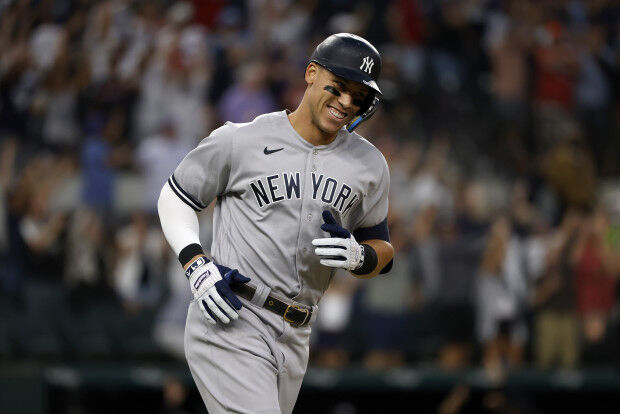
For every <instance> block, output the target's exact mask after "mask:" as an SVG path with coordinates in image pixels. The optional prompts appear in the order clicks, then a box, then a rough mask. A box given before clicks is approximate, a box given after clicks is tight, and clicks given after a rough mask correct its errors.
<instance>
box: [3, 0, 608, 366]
mask: <svg viewBox="0 0 620 414" xmlns="http://www.w3.org/2000/svg"><path fill="white" fill-rule="evenodd" d="M336 32H353V33H357V34H360V35H362V36H364V37H365V38H367V39H368V40H369V41H371V42H372V43H373V44H375V45H376V46H377V47H378V49H379V50H380V52H381V53H382V56H383V69H382V74H381V80H380V82H379V83H380V87H381V89H382V90H383V91H384V96H383V102H382V104H381V109H380V110H379V111H378V112H377V113H376V114H375V115H374V117H373V118H372V119H371V120H370V121H368V122H367V123H365V124H364V125H362V127H360V128H359V132H360V133H361V134H362V135H364V136H366V137H367V138H368V139H370V140H371V141H372V142H373V143H374V144H375V145H376V146H377V147H378V148H379V149H380V150H381V151H382V152H383V154H384V155H385V157H386V159H387V161H388V163H389V165H390V171H391V178H392V183H391V193H390V217H389V223H390V234H391V238H392V244H393V245H394V246H395V248H396V256H395V265H394V268H393V270H392V271H391V273H389V274H388V275H385V276H379V277H377V278H374V279H372V280H369V281H359V280H357V279H355V278H352V277H351V276H350V275H346V274H337V275H336V277H335V278H334V281H333V284H332V286H331V287H330V289H329V290H328V291H327V293H326V295H325V297H324V298H323V300H322V302H321V304H320V307H321V312H320V316H319V319H318V321H317V324H316V329H315V330H314V331H315V332H314V335H315V336H314V345H313V348H312V350H313V363H314V364H316V365H319V366H325V367H339V366H343V365H346V364H348V363H351V362H360V363H362V364H364V365H365V366H366V367H368V368H369V369H385V368H393V367H399V366H403V365H405V364H408V363H417V364H433V365H438V366H440V367H441V368H443V369H448V370H449V369H458V368H461V367H465V366H472V365H481V366H483V367H485V369H487V372H488V373H489V374H490V375H494V376H496V377H501V376H502V375H503V374H505V373H506V371H507V370H509V369H511V368H516V367H522V366H536V367H538V368H541V369H573V368H579V367H582V366H590V365H597V364H598V365H609V364H610V363H614V364H616V366H617V367H619V369H620V361H619V360H618V358H619V356H618V353H617V349H619V348H620V304H619V301H618V292H619V289H618V283H617V281H618V278H619V276H620V162H619V161H620V134H619V130H618V122H617V118H618V115H619V114H620V77H619V74H620V7H619V6H617V3H616V2H614V1H612V0H596V1H585V0H555V1H546V2H541V1H533V0H513V1H509V0H506V1H500V0H454V1H439V0H436V1H435V0H392V1H356V2H353V1H351V2H349V1H327V0H306V1H294V0H247V1H241V0H237V1H233V0H212V1H199V0H195V1H166V0H159V1H146V0H145V1H128V0H107V1H92V0H54V1H52V0H15V1H10V0H6V1H0V295H1V296H0V317H1V318H0V320H1V321H2V324H1V325H0V331H1V332H0V357H1V358H4V359H6V358H8V359H20V358H26V357H28V358H36V357H39V358H51V359H74V358H77V359H79V358H86V359H88V358H119V357H123V356H129V357H131V358H136V357H138V358H148V357H156V358H160V357H161V356H162V355H171V356H172V357H178V358H182V355H183V334H182V332H183V328H184V322H185V315H186V309H187V303H188V302H189V300H190V299H191V295H190V292H189V289H188V287H187V285H186V283H187V282H186V281H185V278H184V277H183V274H182V271H181V268H180V266H179V264H178V262H177V261H176V258H175V257H173V254H172V251H171V250H170V248H169V247H168V246H167V244H166V242H165V240H164V238H163V235H162V233H161V230H160V227H159V225H158V222H157V216H156V214H155V208H156V200H157V197H158V195H159V191H160V189H161V187H162V185H163V183H164V182H165V181H166V179H167V177H168V176H169V175H170V174H171V172H172V171H173V170H174V168H175V166H176V165H177V164H178V163H179V161H180V160H181V159H182V158H183V156H184V155H185V154H186V153H187V152H188V151H189V150H190V149H191V148H193V147H194V146H195V145H196V144H197V143H198V142H199V140H200V139H202V138H203V137H205V136H207V135H208V134H209V132H210V131H211V130H212V129H214V128H215V127H217V126H219V125H220V124H221V123H223V122H225V121H227V120H230V121H234V122H244V121H248V120H251V119H253V118H254V117H255V116H257V115H259V114H261V113H265V112H271V111H275V110H281V109H284V108H288V109H291V110H293V109H295V108H296V106H297V104H298V102H299V101H300V99H301V96H302V95H303V91H304V88H305V83H304V81H303V70H304V68H305V66H306V64H307V59H308V56H309V55H310V53H311V51H312V50H313V48H314V46H315V45H316V44H318V42H319V41H320V40H322V39H323V38H324V37H325V36H327V35H329V34H331V33H336ZM200 220H201V222H202V229H201V231H202V232H203V236H201V238H202V241H203V244H204V246H205V247H207V248H208V247H209V246H210V239H211V235H210V229H211V225H210V220H211V212H210V211H206V212H204V213H201V216H200Z"/></svg>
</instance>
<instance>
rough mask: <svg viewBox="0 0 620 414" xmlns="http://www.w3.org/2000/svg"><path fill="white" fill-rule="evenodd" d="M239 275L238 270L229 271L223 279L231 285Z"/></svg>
mask: <svg viewBox="0 0 620 414" xmlns="http://www.w3.org/2000/svg"><path fill="white" fill-rule="evenodd" d="M237 273H239V271H238V270H237V269H229V270H228V271H227V272H226V273H225V274H224V275H223V276H222V279H224V280H225V281H226V283H228V284H230V283H231V281H232V280H233V278H234V277H235V274H237Z"/></svg>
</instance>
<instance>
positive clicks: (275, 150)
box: [263, 147, 284, 155]
mask: <svg viewBox="0 0 620 414" xmlns="http://www.w3.org/2000/svg"><path fill="white" fill-rule="evenodd" d="M283 149H284V148H278V149H274V150H270V149H267V147H265V149H264V150H263V152H264V153H265V155H269V154H273V153H274V152H278V151H282V150H283Z"/></svg>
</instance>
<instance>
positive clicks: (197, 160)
mask: <svg viewBox="0 0 620 414" xmlns="http://www.w3.org/2000/svg"><path fill="white" fill-rule="evenodd" d="M169 182H170V184H171V186H172V187H173V189H174V190H175V192H176V193H177V195H179V196H180V197H181V198H182V199H183V201H185V202H186V203H187V204H189V205H190V206H191V207H192V208H194V209H195V210H200V209H202V208H204V207H205V206H207V205H208V204H209V203H210V202H211V201H212V200H213V199H215V198H216V197H217V199H218V202H217V205H216V207H215V212H214V217H213V246H212V249H211V254H212V255H213V258H214V260H215V262H216V263H221V264H223V265H225V266H228V267H230V268H233V269H234V268H236V269H239V271H240V272H241V273H242V274H244V275H246V276H248V277H249V278H251V279H252V280H253V281H255V282H261V283H263V284H265V285H267V286H269V287H270V288H271V289H272V290H273V291H275V292H278V293H280V294H283V295H285V296H287V297H289V298H292V299H295V300H297V301H299V302H301V303H304V304H307V305H316V304H317V303H318V301H319V299H320V297H321V295H322V294H323V292H324V291H325V290H326V289H327V287H328V285H329V282H330V280H331V277H332V275H333V273H334V269H333V268H329V267H326V266H323V265H321V264H320V263H319V259H318V257H317V256H316V255H315V254H314V249H313V246H312V240H313V239H315V238H319V237H328V236H329V235H328V234H327V233H325V232H323V231H322V230H321V229H320V226H321V224H322V223H323V221H322V217H321V213H322V211H323V210H325V209H329V210H331V212H332V213H333V215H334V217H335V218H336V219H337V220H338V221H339V222H340V224H341V225H342V226H343V227H345V228H347V229H349V230H350V231H354V230H356V229H360V230H362V229H369V230H370V232H369V233H368V234H371V233H372V234H376V232H373V231H372V230H371V229H373V228H374V227H375V226H379V225H381V224H382V223H383V224H385V219H386V217H387V210H388V190H389V171H388V167H387V163H386V161H385V158H384V157H383V155H382V154H381V152H380V151H379V150H377V149H376V148H375V147H374V146H373V145H372V144H371V143H369V142H368V141H367V140H365V139H364V138H362V137H361V136H359V135H358V134H356V133H349V132H348V131H346V129H344V128H343V129H341V130H340V132H339V133H338V137H337V138H336V139H335V140H334V141H333V142H332V143H330V144H329V145H321V146H313V145H312V144H310V143H309V142H307V141H306V140H304V139H303V138H302V137H301V136H300V135H299V134H297V132H296V131H295V130H294V128H293V126H292V125H291V123H290V121H289V120H288V117H287V114H286V112H285V111H281V112H275V113H270V114H265V115H261V116H259V117H257V118H256V119H255V120H254V121H252V122H249V123H245V124H234V123H226V124H225V125H224V126H222V127H220V128H218V129H216V130H215V131H213V132H212V134H211V135H210V136H209V137H207V138H205V139H204V140H203V141H202V142H201V143H200V144H199V145H198V147H197V148H195V149H194V150H193V151H191V152H190V153H189V154H188V155H187V156H186V157H185V159H184V160H183V161H182V162H181V164H180V165H179V166H178V167H177V169H176V170H175V171H174V174H173V176H172V177H171V179H170V181H169ZM354 234H355V235H356V236H357V235H358V234H359V232H358V233H354ZM386 235H387V232H384V233H381V235H379V236H373V237H364V233H363V232H362V237H361V239H362V240H364V239H369V238H385V239H386V240H387V237H386ZM356 238H357V237H356ZM358 241H360V239H359V238H358Z"/></svg>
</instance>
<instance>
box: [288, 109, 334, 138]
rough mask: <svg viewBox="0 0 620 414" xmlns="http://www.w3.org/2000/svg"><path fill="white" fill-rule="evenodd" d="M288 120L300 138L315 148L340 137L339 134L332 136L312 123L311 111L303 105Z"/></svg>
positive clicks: (289, 115)
mask: <svg viewBox="0 0 620 414" xmlns="http://www.w3.org/2000/svg"><path fill="white" fill-rule="evenodd" d="M288 119H289V121H290V123H291V125H292V126H293V129H294V130H295V131H296V132H297V133H298V134H299V136H301V137H302V138H303V139H305V140H306V141H308V142H309V143H310V144H312V145H314V146H318V145H327V144H330V143H332V141H334V140H335V139H336V136H337V135H338V134H337V133H336V134H330V133H326V132H324V131H322V130H321V129H320V128H319V127H318V126H317V125H315V124H314V122H312V115H311V114H310V111H309V110H306V108H305V107H304V106H303V105H300V106H299V107H298V108H297V109H296V110H295V111H294V112H291V113H290V114H288Z"/></svg>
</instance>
